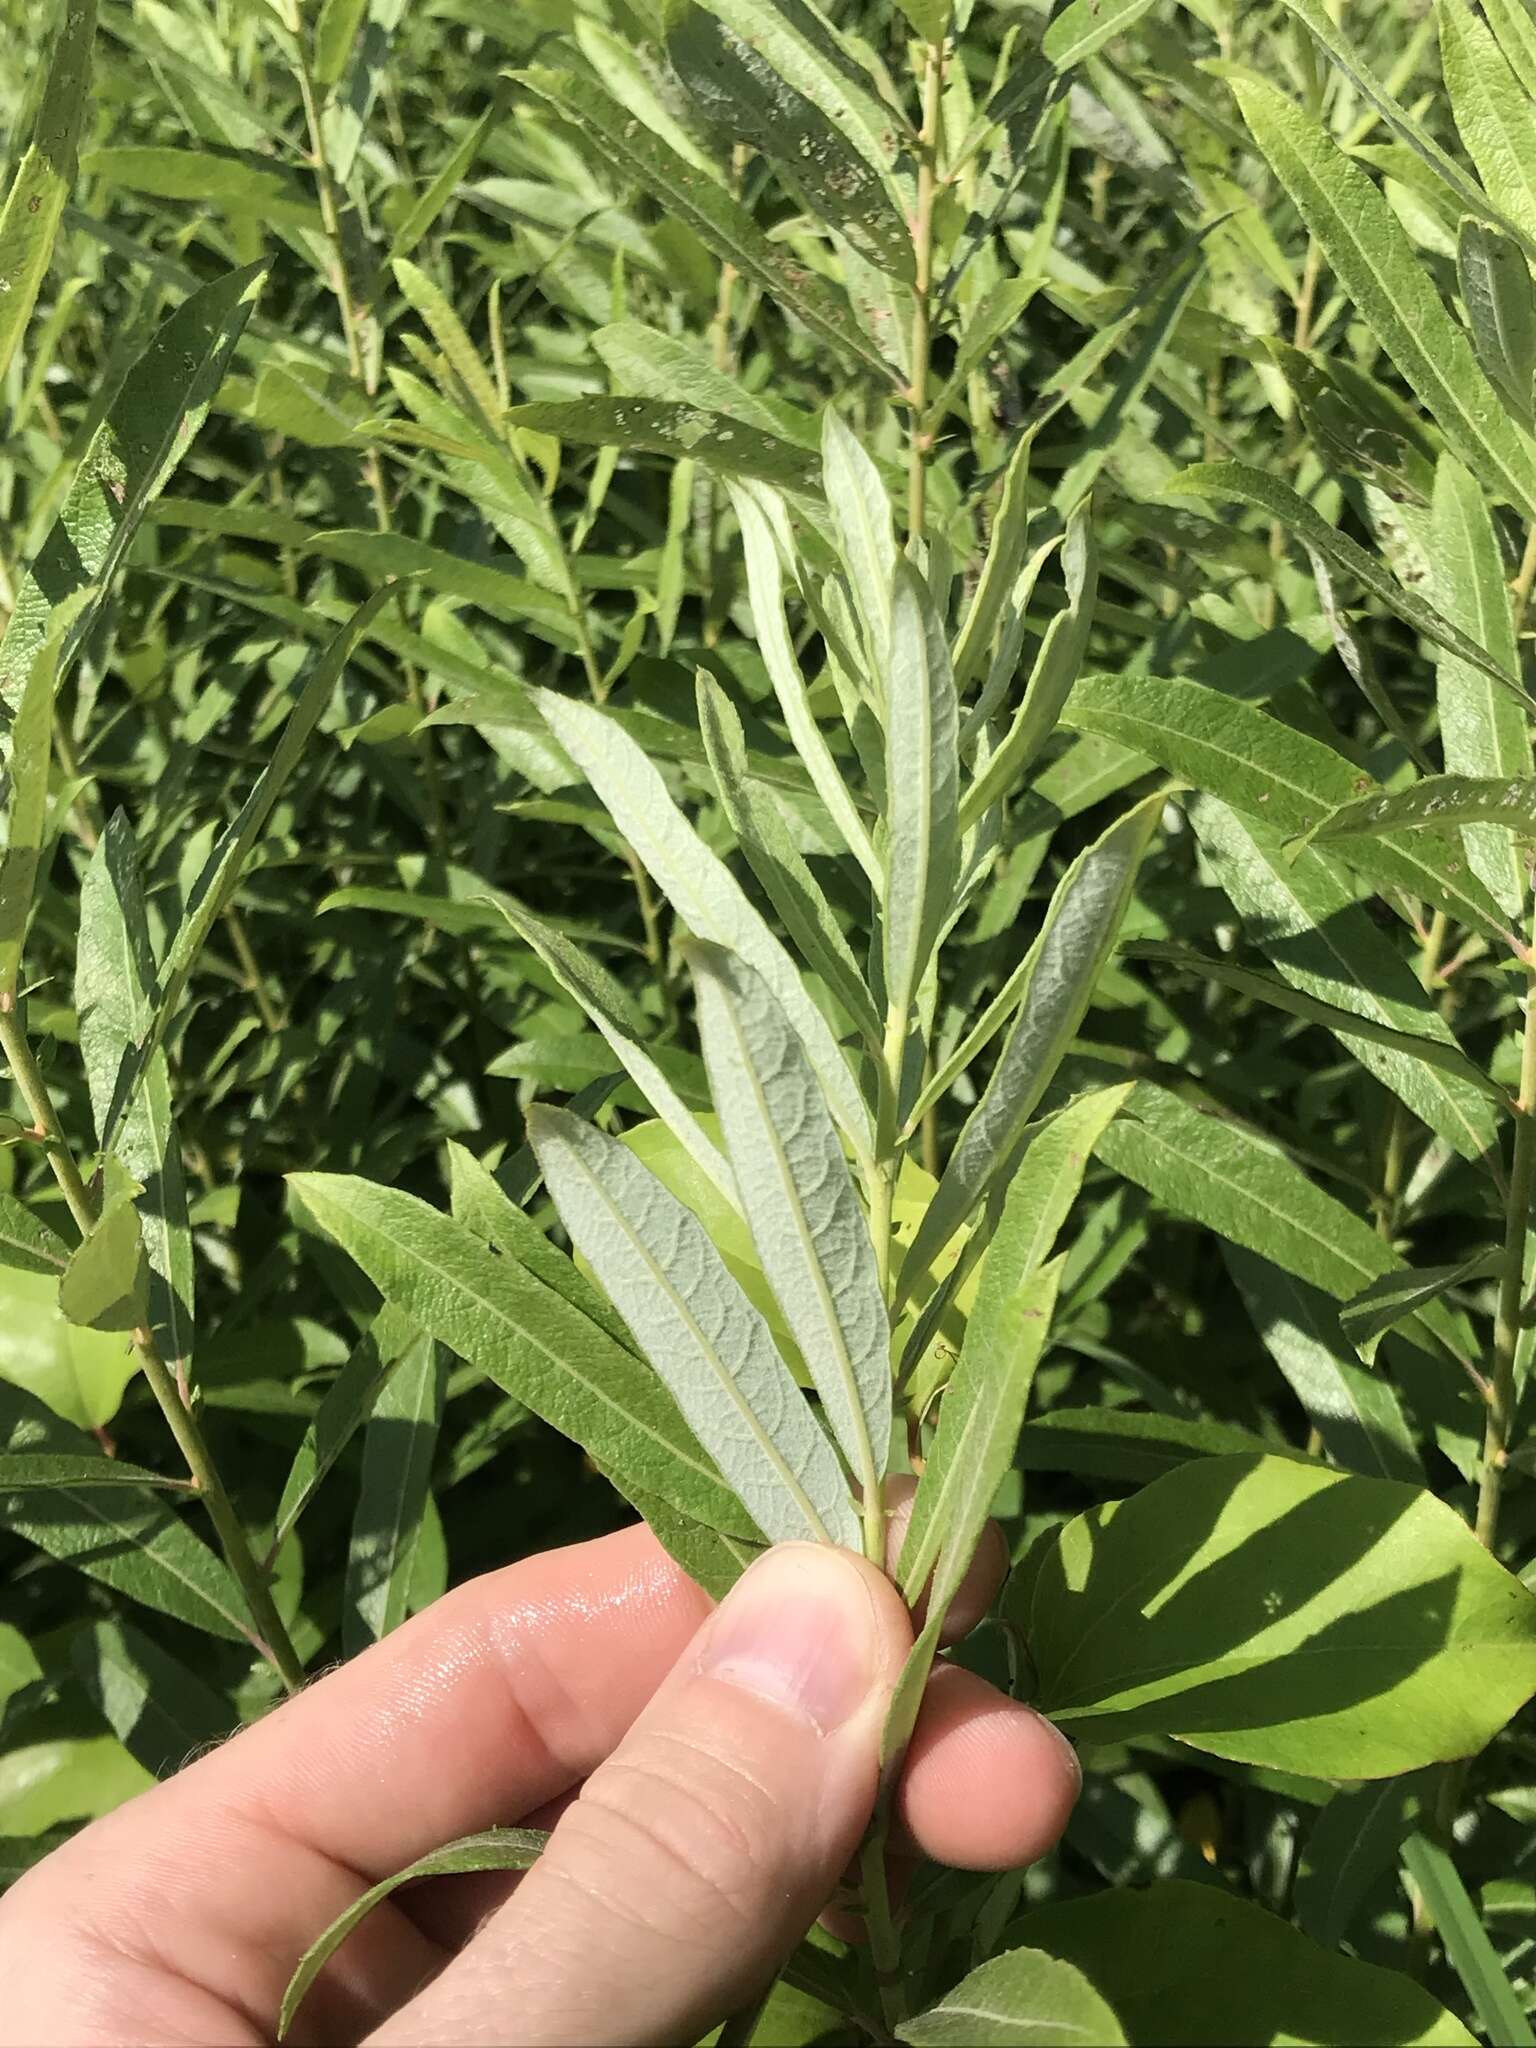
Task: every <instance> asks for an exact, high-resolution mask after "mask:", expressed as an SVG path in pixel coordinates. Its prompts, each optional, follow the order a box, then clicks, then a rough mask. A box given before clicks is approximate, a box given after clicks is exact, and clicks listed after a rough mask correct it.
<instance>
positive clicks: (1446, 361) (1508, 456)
mask: <svg viewBox="0 0 1536 2048" xmlns="http://www.w3.org/2000/svg"><path fill="white" fill-rule="evenodd" d="M1232 90H1233V92H1234V94H1235V95H1236V98H1237V102H1238V105H1239V107H1240V108H1241V109H1242V113H1243V118H1244V119H1245V120H1246V122H1247V123H1248V127H1249V129H1250V131H1251V133H1252V135H1253V138H1254V140H1255V141H1256V142H1257V144H1258V145H1259V148H1260V149H1261V150H1262V151H1263V152H1264V154H1265V155H1266V156H1267V157H1268V158H1269V160H1270V163H1271V164H1272V165H1273V167H1274V170H1275V173H1276V175H1277V176H1278V177H1279V179H1280V181H1281V183H1282V184H1283V185H1284V186H1285V188H1286V190H1287V192H1289V194H1290V196H1291V198H1292V199H1293V200H1294V202H1295V204H1296V207H1297V209H1298V211H1299V212H1300V214H1301V216H1302V219H1303V220H1304V221H1305V222H1306V224H1307V227H1308V228H1309V230H1310V231H1311V233H1312V234H1313V235H1314V236H1315V237H1316V239H1317V242H1318V244H1319V246H1320V247H1321V248H1322V250H1323V253H1324V255H1325V256H1326V257H1327V259H1328V262H1329V264H1330V266H1331V267H1332V269H1333V271H1334V274H1335V275H1336V276H1337V278H1338V280H1339V283H1340V284H1341V285H1342V286H1343V288H1344V290H1345V291H1347V292H1348V294H1349V296H1350V297H1351V298H1352V299H1353V300H1354V302H1355V304H1356V305H1357V306H1358V307H1359V309H1360V311H1361V313H1362V314H1363V315H1364V317H1365V319H1366V321H1367V323H1368V324H1369V325H1370V327H1371V328H1372V329H1373V330H1374V332H1375V334H1376V337H1377V339H1378V340H1379V341H1380V342H1381V345H1382V347H1383V348H1384V349H1385V350H1386V351H1387V353H1388V355H1389V356H1390V357H1391V358H1392V360H1393V362H1394V363H1395V364H1396V365H1397V367H1398V369H1399V370H1400V371H1401V372H1402V374H1403V376H1404V378H1405V379H1406V380H1407V382H1408V384H1409V385H1410V386H1411V388H1412V389H1413V391H1414V392H1415V393H1416V394H1417V395H1418V397H1419V399H1420V400H1421V402H1422V403H1423V405H1424V406H1425V407H1426V409H1427V410H1428V411H1429V413H1430V414H1431V415H1432V417H1433V418H1434V419H1435V421H1436V422H1437V423H1438V425H1439V426H1440V428H1441V429H1442V431H1443V432H1444V434H1445V437H1446V439H1447V441H1448V442H1449V443H1450V445H1451V447H1452V448H1453V449H1454V450H1455V452H1456V453H1457V454H1458V455H1459V456H1460V457H1461V459H1462V461H1463V462H1465V463H1466V464H1467V465H1468V466H1469V467H1470V468H1471V469H1472V470H1474V472H1475V473H1476V474H1478V475H1480V476H1482V477H1484V478H1485V479H1486V480H1487V482H1488V484H1489V487H1490V488H1491V489H1493V490H1494V491H1496V492H1498V493H1499V494H1500V495H1501V496H1503V497H1505V498H1507V499H1508V501H1509V502H1510V503H1511V504H1512V505H1515V506H1517V507H1518V508H1519V509H1520V510H1521V511H1523V512H1524V513H1525V515H1526V516H1527V517H1528V518H1529V517H1532V516H1536V449H1533V447H1532V444H1531V442H1530V440H1529V438H1528V437H1527V436H1526V435H1524V434H1523V433H1522V432H1521V431H1520V429H1519V427H1517V426H1516V425H1515V423H1514V422H1513V421H1512V420H1510V419H1509V417H1508V416H1507V414H1506V413H1505V412H1504V410H1503V408H1502V407H1501V406H1500V404H1499V402H1498V396H1497V394H1496V393H1495V391H1494V389H1493V387H1492V386H1491V385H1490V384H1489V382H1488V380H1487V378H1486V377H1485V376H1484V375H1483V373H1482V371H1481V369H1479V367H1478V364H1477V360H1476V358H1475V357H1474V355H1473V353H1472V348H1471V344H1470V343H1469V342H1468V340H1467V337H1466V335H1465V334H1464V333H1463V332H1462V330H1461V329H1460V328H1459V327H1458V326H1457V325H1456V323H1455V322H1454V321H1453V320H1452V319H1451V317H1450V315H1449V313H1447V311H1446V309H1445V306H1444V304H1443V303H1442V301H1441V298H1440V294H1439V292H1438V291H1437V290H1436V289H1435V286H1434V283H1433V281H1432V280H1431V277H1430V274H1429V273H1428V272H1427V271H1426V270H1425V269H1424V267H1423V266H1422V265H1421V264H1420V262H1419V260H1418V258H1417V255H1416V253H1415V251H1414V249H1413V247H1412V245H1411V243H1410V242H1409V240H1408V237H1407V235H1406V233H1405V232H1404V230H1403V229H1402V227H1401V226H1400V225H1399V224H1398V220H1397V216H1396V215H1395V214H1394V213H1393V211H1392V209H1391V207H1390V206H1389V205H1388V204H1387V202H1386V200H1385V199H1384V198H1383V197H1382V195H1381V193H1380V192H1379V191H1378V190H1377V189H1376V187H1375V185H1374V184H1373V183H1372V182H1371V180H1370V179H1369V178H1368V177H1367V176H1366V174H1365V172H1364V171H1363V170H1360V169H1359V168H1358V167H1357V166H1355V165H1354V164H1352V163H1350V162H1349V160H1348V159H1347V158H1346V157H1345V156H1344V155H1343V154H1342V153H1341V152H1340V150H1339V149H1338V148H1337V147H1336V145H1335V144H1334V143H1333V142H1332V141H1331V140H1330V139H1329V138H1328V136H1327V135H1326V134H1325V132H1324V131H1323V129H1322V128H1321V127H1319V126H1318V124H1317V123H1316V122H1315V121H1313V120H1311V119H1309V118H1308V117H1307V115H1305V114H1304V113H1302V112H1301V110H1300V109H1299V108H1297V107H1296V106H1294V105H1293V104H1292V103H1291V102H1290V101H1289V100H1287V99H1286V98H1285V97H1284V95H1283V94H1281V93H1278V92H1276V91H1275V90H1274V88H1273V87H1272V86H1269V85H1265V84H1263V83H1261V82H1260V81H1259V80H1258V79H1256V78H1255V77H1253V76H1252V75H1251V74H1250V75H1248V76H1245V77H1243V78H1241V79H1237V80H1234V81H1233V86H1232Z"/></svg>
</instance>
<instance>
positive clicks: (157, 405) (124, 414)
mask: <svg viewBox="0 0 1536 2048" xmlns="http://www.w3.org/2000/svg"><path fill="white" fill-rule="evenodd" d="M265 276H266V272H265V270H264V269H263V268H262V266H261V265H260V264H255V265H253V266H252V267H251V268H249V269H247V270H234V271H231V272H229V274H228V275H227V276H225V277H220V278H216V279H215V280H214V281H213V283H212V284H206V285H203V286H202V287H201V288H200V289H199V290H197V291H195V292H193V293H191V294H190V295H189V297H188V298H187V299H186V300H185V301H184V302H183V304H182V305H180V306H179V307H178V308H177V309H176V311H175V312H174V313H173V314H172V315H171V316H170V318H169V319H168V320H167V321H165V322H164V324H163V325H162V326H160V327H159V328H157V329H156V331H155V336H154V339H153V340H152V341H151V343H150V345H149V347H148V348H147V349H146V350H145V352H144V354H143V355H142V356H140V358H139V360H138V361H137V362H136V363H135V364H134V366H133V368H132V369H131V370H130V371H129V372H128V375H127V377H126V378H125V379H124V381H123V385H122V389H121V390H120V391H119V392H118V394H117V396H116V397H115V398H114V399H113V401H112V404H111V407H110V408H109V410H108V412H107V416H106V418H105V419H104V420H103V421H102V423H101V425H100V426H99V427H98V428H97V430H96V433H95V435H94V436H93V437H92V440H91V444H90V446H89V447H88V448H87V450H86V452H85V455H84V458H83V459H82V461H81V464H80V467H79V469H78V471H77V472H76V475H75V480H74V483H73V484H72V485H71V487H70V492H69V496H68V497H67V498H66V499H65V501H64V509H63V510H62V511H61V512H60V514H59V516H58V518H57V520H56V521H55V522H54V525H53V528H52V530H51V531H50V532H49V534H48V537H47V539H46V540H45V541H44V542H43V545H42V547H41V548H40V550H39V551H38V554H37V557H36V559H35V561H34V562H33V563H32V565H31V567H30V568H29V569H28V570H27V573H26V574H25V575H24V576H23V577H22V579H21V581H20V583H19V585H18V587H17V591H16V603H15V608H14V610H13V611H12V613H11V619H10V624H9V625H8V626H7V627H6V629H5V637H4V638H3V639H0V702H3V703H4V704H5V706H6V707H7V708H8V709H9V710H12V711H14V710H15V708H16V703H17V699H18V697H19V695H20V691H21V687H22V684H23V683H24V681H25V679H26V676H27V674H28V672H29V671H30V669H31V666H32V662H33V659H34V657H35V655H36V653H37V650H38V648H39V646H40V645H41V644H42V642H43V640H44V639H45V638H46V636H47V632H48V621H49V616H50V614H51V612H52V611H53V609H54V607H55V606H56V605H59V604H61V603H62V602H63V601H64V599H65V598H67V597H71V596H73V595H74V594H75V592H77V591H79V590H83V589H84V588H85V587H86V586H87V585H88V584H94V585H95V586H96V595H95V597H94V598H93V600H92V602H91V604H90V605H89V606H88V607H87V608H86V610H85V612H84V614H83V616H82V617H80V618H79V619H77V620H76V622H75V625H74V628H73V631H72V633H71V636H70V641H69V647H68V648H67V649H66V653H65V665H66V666H67V665H68V660H69V656H70V653H71V652H72V651H73V649H74V648H76V647H78V646H79V645H80V644H81V642H82V641H83V639H84V638H85V635H86V633H87V632H88V631H89V629H90V623H91V620H92V619H93V618H94V616H95V614H96V611H97V610H98V609H99V607H100V604H101V601H102V598H103V596H104V594H105V592H106V589H107V587H108V585H109V584H110V583H111V581H112V578H113V576H114V574H115V573H116V570H117V567H118V564H119V562H120V561H121V560H122V557H123V554H124V553H125V551H126V549H127V547H128V543H129V542H130V541H131V540H132V539H133V536H134V534H135V533H136V532H137V531H138V528H139V523H140V521H141V520H142V519H143V517H144V514H145V512H146V511H147V510H148V508H149V506H150V505H151V503H152V502H153V501H154V499H155V498H157V497H158V496H159V494H160V491H161V489H162V487H163V486H164V484H165V481H166V479H167V477H169V475H170V474H171V471H172V470H173V469H174V468H175V467H176V464H177V463H178V462H179V461H180V460H181V457H182V456H183V455H184V454H185V452H186V450H187V448H188V447H189V446H190V445H191V442H192V440H193V438H194V436H195V435H196V433H197V430H198V428H199V427H200V426H201V425H202V423H203V419H204V417H205V415H206V414H207V411H208V407H209V404H210V403H211V401H212V399H213V394H214V393H215V391H217V389H218V387H219V384H220V383H221V381H222V380H223V376H224V372H225V369H226V367H227V366H228V363H229V359H230V357H231V356H232V355H233V354H234V350H235V344H236V343H237V342H238V340H239V339H240V336H241V334H242V333H243V332H244V329H245V323H246V321H247V320H248V319H249V317H250V314H251V309H252V307H253V306H254V304H255V302H256V298H257V296H258V294H259V293H260V290H261V286H262V281H263V279H264V278H265Z"/></svg>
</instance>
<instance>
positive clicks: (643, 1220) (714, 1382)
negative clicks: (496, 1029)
mask: <svg viewBox="0 0 1536 2048" xmlns="http://www.w3.org/2000/svg"><path fill="white" fill-rule="evenodd" d="M528 1135H529V1138H530V1139H531V1141H532V1143H533V1146H534V1149H535V1151H536V1152H537V1153H538V1156H539V1164H540V1166H541V1167H542V1168H543V1170H544V1183H545V1186H546V1187H547V1188H548V1189H549V1192H550V1194H551V1196H552V1197H553V1199H554V1203H555V1206H556V1208H557V1209H558V1210H559V1211H560V1216H561V1220H562V1221H563V1223H564V1224H565V1227H566V1229H567V1230H568V1231H569V1232H570V1233H571V1239H572V1242H573V1243H574V1244H575V1245H576V1246H577V1248H578V1249H579V1250H580V1251H581V1253H582V1256H583V1257H584V1258H585V1259H586V1260H587V1262H588V1264H589V1265H590V1266H591V1268H592V1270H593V1272H595V1273H596V1275H597V1277H598V1279H599V1280H600V1281H601V1282H602V1283H603V1286H604V1287H605V1288H606V1290H607V1292H608V1295H609V1298H610V1299H611V1300H612V1301H613V1303H614V1306H615V1307H616V1308H617V1309H618V1310H619V1312H620V1314H621V1315H622V1316H623V1317H624V1319H625V1321H626V1322H627V1323H628V1324H629V1326H630V1328H631V1330H633V1332H634V1334H635V1337H636V1340H637V1341H638V1343H639V1344H640V1347H641V1349H642V1350H643V1351H644V1352H645V1355H646V1357H647V1358H648V1359H649V1360H650V1362H651V1365H652V1368H653V1369H654V1371H655V1372H656V1374H657V1375H658V1377H659V1378H660V1379H661V1380H662V1381H664V1383H665V1384H666V1386H667V1387H668V1388H669V1390H670V1391H671V1393H672V1395H673V1397H674V1399H675V1400H676V1402H677V1404H678V1407H679V1408H680V1409H681V1410H682V1412H683V1414H684V1416H685V1417H686V1418H687V1420H688V1423H689V1426H690V1427H691V1428H692V1430H693V1432H694V1434H695V1435H696V1436H697V1438H698V1440H699V1442H700V1443H701V1444H702V1445H703V1446H704V1448H705V1449H706V1450H707V1451H708V1452H709V1453H710V1455H711V1457H713V1458H714V1460H715V1462H716V1464H717V1465H718V1466H719V1468H720V1470H721V1472H722V1473H723V1474H724V1475H725V1478H726V1480H727V1481H728V1482H729V1484H730V1485H731V1486H733V1487H734V1488H735V1490H736V1493H737V1495H738V1497H739V1498H740V1500H741V1502H742V1504H743V1506H744V1507H745V1508H746V1509H747V1510H748V1512H749V1513H750V1514H751V1516H752V1517H753V1519H754V1521H755V1522H756V1523H757V1525H758V1526H759V1528H760V1529H761V1530H762V1531H763V1533H764V1535H765V1536H767V1537H768V1538H769V1540H770V1541H772V1542H783V1541H794V1540H800V1541H804V1540H805V1539H807V1538H812V1539H814V1540H816V1541H818V1542H833V1543H840V1544H843V1545H845V1546H846V1547H847V1548H848V1549H851V1550H856V1549H857V1548H858V1547H859V1531H858V1523H857V1520H856V1518H855V1515H854V1511H853V1504H852V1502H851V1500H850V1498H849V1495H848V1489H847V1485H846V1483H845V1481H844V1479H843V1475H842V1472H841V1470H840V1468H839V1466H838V1463H837V1457H836V1454H835V1453H834V1451H833V1449H832V1446H831V1444H830V1443H829V1442H828V1441H827V1439H826V1438H825V1437H824V1436H823V1435H822V1433H821V1431H820V1430H819V1429H818V1427H817V1425H816V1422H815V1420H814V1418H813V1416H812V1414H811V1411H810V1408H809V1406H808V1405H807V1403H806V1401H805V1398H804V1396H803V1395H802V1394H801V1392H800V1389H799V1388H798V1387H797V1386H796V1385H795V1382H794V1380H793V1378H792V1377H791V1375H790V1371H789V1368H788V1366H786V1365H785V1363H784V1361H783V1359H782V1358H780V1356H779V1354H778V1352H777V1351H776V1350H775V1348H774V1344H773V1339H772V1338H771V1337H770V1335H769V1334H768V1326H767V1324H766V1323H765V1322H764V1321H763V1319H762V1317H761V1316H760V1315H759V1314H758V1313H757V1311H756V1309H754V1308H753V1307H752V1304H751V1303H750V1302H749V1301H748V1300H747V1298H746V1296H745V1295H744V1294H743V1293H742V1291H741V1289H740V1287H739V1286H738V1285H737V1283H736V1282H735V1280H733V1279H732V1277H731V1275H730V1273H729V1272H728V1271H727V1270H726V1267H725V1263H724V1261H723V1260H722V1259H721V1257H720V1254H719V1253H718V1252H717V1251H716V1250H715V1248H714V1246H713V1244H711V1242H710V1240H709V1238H708V1236H707V1235H706V1233H705V1231H704V1228H703V1226H702V1224H700V1223H699V1221H698V1220H697V1218H696V1217H695V1216H694V1215H693V1214H692V1213H691V1211H689V1210H688V1209H685V1208H684V1207H683V1205H682V1203H681V1202H679V1201H678V1200H677V1199H676V1198H675V1197H674V1196H673V1195H670V1194H669V1193H668V1192H667V1190H666V1189H665V1188H664V1187H663V1186H662V1185H661V1183H660V1181H658V1180H657V1179H656V1177H655V1175H654V1174H652V1173H650V1172H649V1171H648V1170H647V1168H645V1167H644V1166H642V1165H641V1163H640V1161H639V1160H638V1159H636V1158H635V1156H634V1154H633V1153H632V1152H630V1151H629V1150H628V1149H627V1148H626V1147H625V1146H623V1145H621V1144H620V1143H619V1142H618V1140H617V1139H615V1138H609V1137H605V1136H604V1135H603V1133H602V1132H601V1131H597V1130H594V1129H593V1128H592V1127H591V1125H589V1124H582V1123H580V1122H578V1121H577V1119H576V1118H575V1117H572V1116H570V1115H568V1114H566V1112H564V1111H563V1110H557V1109H550V1108H546V1107H544V1106H543V1105H539V1106H538V1107H536V1108H535V1109H534V1110H533V1111H531V1112H530V1115H529V1119H528Z"/></svg>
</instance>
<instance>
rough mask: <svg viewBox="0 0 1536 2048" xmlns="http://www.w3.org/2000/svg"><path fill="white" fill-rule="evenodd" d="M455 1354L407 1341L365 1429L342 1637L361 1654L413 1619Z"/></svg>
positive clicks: (423, 1341)
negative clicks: (415, 1583) (414, 1586)
mask: <svg viewBox="0 0 1536 2048" xmlns="http://www.w3.org/2000/svg"><path fill="white" fill-rule="evenodd" d="M447 1367H448V1361H447V1356H446V1353H445V1352H444V1350H443V1347H442V1346H441V1345H440V1344H438V1343H436V1342H435V1341H434V1340H433V1339H432V1338H431V1337H418V1338H416V1339H415V1340H414V1341H413V1342H412V1343H411V1344H409V1345H408V1346H407V1347H406V1350H405V1352H404V1353H403V1355H402V1357H401V1359H400V1362H399V1364H398V1365H397V1366H396V1367H395V1369H394V1371H393V1372H392V1373H391V1375H390V1377H389V1378H388V1380H387V1381H386V1382H385V1384H384V1386H383V1387H382V1388H381V1389H380V1391H379V1394H378V1396H377V1398H376V1399H375V1401H374V1404H373V1412H372V1414H371V1415H370V1416H369V1418H368V1424H367V1427H366V1429H365V1431H364V1433H363V1473H362V1481H361V1484H360V1485H359V1488H358V1495H357V1509H356V1512H355V1513H354V1515H353V1517H352V1539H351V1543H350V1545H349V1546H348V1550H347V1577H346V1586H345V1590H344V1594H343V1601H344V1605H343V1608H342V1642H343V1645H344V1647H345V1648H346V1650H347V1652H348V1654H349V1655H353V1656H355V1655H356V1654H357V1653H358V1651H360V1650H362V1649H365V1648H366V1647H367V1645H368V1644H369V1643H371V1642H377V1641H379V1639H380V1638H381V1637H383V1636H386V1635H388V1634H389V1632H390V1630H391V1629H396V1628H398V1627H399V1626H400V1624H401V1622H402V1621H404V1620H405V1618H406V1616H407V1615H408V1614H409V1612H410V1608H411V1585H412V1579H413V1575H414V1572H415V1569H416V1561H417V1553H418V1550H419V1549H420V1546H421V1543H422V1539H423V1535H424V1531H425V1528H426V1517H427V1513H428V1508H429V1505H430V1502H431V1495H432V1460H433V1457H434V1455H435V1453H436V1450H437V1438H438V1431H439V1430H440V1428H441V1427H442V1420H443V1397H444V1391H445V1388H446V1385H447Z"/></svg>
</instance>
